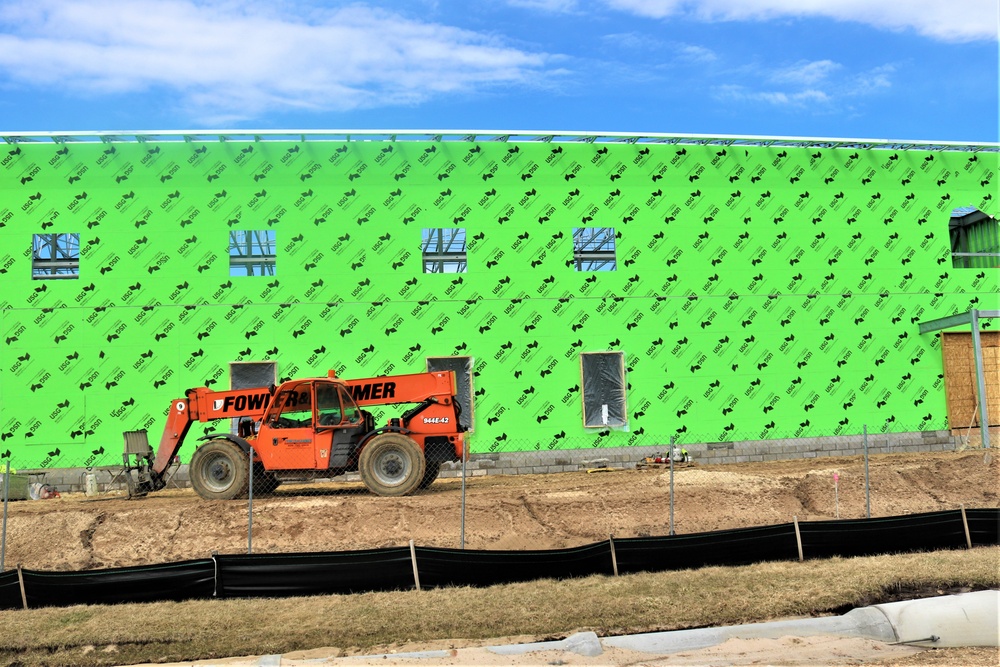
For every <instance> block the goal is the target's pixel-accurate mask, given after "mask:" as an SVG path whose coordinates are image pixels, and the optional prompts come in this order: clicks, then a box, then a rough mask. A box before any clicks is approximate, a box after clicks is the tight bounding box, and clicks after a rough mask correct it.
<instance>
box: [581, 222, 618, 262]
mask: <svg viewBox="0 0 1000 667" xmlns="http://www.w3.org/2000/svg"><path fill="white" fill-rule="evenodd" d="M573 264H574V266H575V267H576V270H577V271H614V270H615V269H616V268H617V262H616V261H615V228H614V227H574V228H573Z"/></svg>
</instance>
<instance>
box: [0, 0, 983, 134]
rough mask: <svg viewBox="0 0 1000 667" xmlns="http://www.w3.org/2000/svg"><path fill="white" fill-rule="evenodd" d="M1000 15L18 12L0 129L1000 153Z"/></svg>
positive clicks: (483, 6)
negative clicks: (649, 136) (584, 135)
mask: <svg viewBox="0 0 1000 667" xmlns="http://www.w3.org/2000/svg"><path fill="white" fill-rule="evenodd" d="M998 14H1000V9H998V0H947V1H946V0H590V1H587V0H479V1H476V0H409V1H403V0H399V1H374V0H372V1H368V2H365V1H361V2H321V1H318V0H270V1H264V2H237V1H234V0H132V1H118V0H0V131H3V132H16V131H70V130H77V131H80V130H176V129H240V128H254V129H401V130H402V129H442V130H444V129H476V130H501V129H509V130H521V131H531V130H542V131H556V130H565V131H570V130H572V131H594V132H600V131H604V132H636V133H642V132H650V133H652V132H665V133H682V134H729V135H741V136H749V135H769V136H803V137H850V138H874V139H914V140H939V141H974V142H985V141H993V142H995V141H997V140H998V105H1000V102H998V99H1000V98H998V42H997V26H998V20H1000V19H998Z"/></svg>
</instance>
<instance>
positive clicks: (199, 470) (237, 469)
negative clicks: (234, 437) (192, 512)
mask: <svg viewBox="0 0 1000 667" xmlns="http://www.w3.org/2000/svg"><path fill="white" fill-rule="evenodd" d="M248 467H249V465H248V462H247V457H246V455H244V454H243V450H241V449H240V448H239V447H238V446H237V445H235V444H233V443H231V442H229V441H228V440H210V441H209V442H206V443H205V444H204V445H202V446H201V447H199V448H198V449H196V450H195V452H194V456H192V457H191V466H190V474H191V486H192V487H194V490H195V491H196V492H197V493H198V495H199V496H201V497H202V498H204V499H205V500H232V499H234V498H246V496H247V486H248V484H249V480H250V475H249V470H248Z"/></svg>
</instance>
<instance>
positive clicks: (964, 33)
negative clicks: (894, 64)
mask: <svg viewBox="0 0 1000 667" xmlns="http://www.w3.org/2000/svg"><path fill="white" fill-rule="evenodd" d="M604 2H605V3H606V4H607V5H608V6H609V7H612V8H614V9H618V10H621V11H626V12H630V13H633V14H637V15H639V16H647V17H650V18H658V19H662V18H667V17H671V16H685V17H691V18H696V19H700V20H704V21H748V20H759V21H764V20H769V19H775V18H783V17H796V18H808V17H822V18H829V19H834V20H837V21H852V22H855V23H864V24H866V25H870V26H873V27H875V28H879V29H883V30H913V31H914V32H916V33H918V34H921V35H924V36H925V37H930V38H932V39H937V40H944V41H973V40H995V39H997V26H998V21H997V17H998V6H997V2H996V0H947V1H945V0H604Z"/></svg>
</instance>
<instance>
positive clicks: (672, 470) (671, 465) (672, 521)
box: [667, 436, 674, 535]
mask: <svg viewBox="0 0 1000 667" xmlns="http://www.w3.org/2000/svg"><path fill="white" fill-rule="evenodd" d="M667 458H668V459H669V460H670V532H669V533H668V535H673V534H674V436H670V451H669V452H667Z"/></svg>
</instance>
